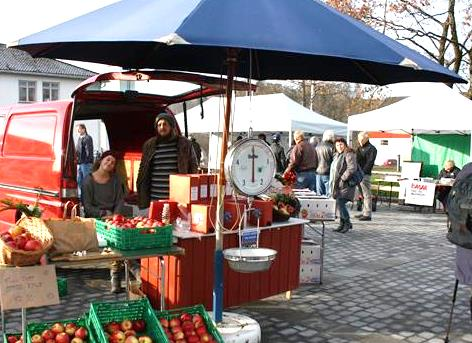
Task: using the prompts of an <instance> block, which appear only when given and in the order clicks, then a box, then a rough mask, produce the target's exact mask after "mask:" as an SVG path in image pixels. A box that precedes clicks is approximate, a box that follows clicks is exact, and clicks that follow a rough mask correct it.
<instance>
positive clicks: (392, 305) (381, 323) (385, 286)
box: [6, 205, 472, 343]
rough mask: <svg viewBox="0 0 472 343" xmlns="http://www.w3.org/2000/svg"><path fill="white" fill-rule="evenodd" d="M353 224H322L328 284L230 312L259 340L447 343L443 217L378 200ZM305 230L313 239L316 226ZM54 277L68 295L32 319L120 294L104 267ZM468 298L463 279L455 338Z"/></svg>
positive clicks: (447, 257)
mask: <svg viewBox="0 0 472 343" xmlns="http://www.w3.org/2000/svg"><path fill="white" fill-rule="evenodd" d="M356 213H357V212H353V213H352V214H356ZM353 223H354V229H353V231H350V232H348V233H347V234H339V233H334V232H332V231H331V230H332V229H333V228H334V227H335V225H336V224H334V223H330V224H328V225H327V227H326V240H325V244H326V250H325V269H324V271H325V274H324V282H323V285H303V286H302V287H300V288H299V289H297V290H295V291H294V292H293V293H292V299H291V300H290V301H287V300H286V299H285V297H284V296H283V295H280V296H275V297H271V298H268V299H264V300H261V301H258V302H254V303H250V304H247V305H245V306H241V307H236V308H232V309H229V311H233V312H238V313H242V314H246V315H248V316H250V317H252V318H254V319H255V320H257V321H258V322H259V324H260V325H261V328H262V341H263V342H271V343H279V342H280V343H281V342H329V343H344V342H346V343H347V342H353V343H354V342H362V343H390V342H408V343H421V342H429V343H439V342H443V339H444V332H445V329H446V324H447V319H448V315H449V309H450V304H451V296H452V291H453V287H454V280H455V279H454V251H455V249H454V247H453V246H452V245H451V244H449V243H448V242H447V241H446V239H445V226H446V217H445V215H444V214H432V213H421V212H414V211H413V210H412V208H409V207H401V208H400V207H398V206H396V205H392V208H388V207H386V206H380V208H379V209H378V211H377V212H374V217H373V221H371V222H358V221H357V220H355V219H353ZM305 236H306V237H308V238H313V239H315V238H316V235H315V234H314V233H313V231H311V230H307V231H306V232H305ZM57 274H58V276H62V277H66V278H67V279H68V286H69V295H67V296H65V297H63V298H62V300H61V304H60V305H56V306H49V307H43V308H37V309H29V310H28V320H31V321H47V320H51V321H53V320H56V319H58V318H74V317H77V316H78V315H80V314H81V313H83V312H85V311H87V310H88V308H89V306H90V302H92V301H97V300H100V301H107V300H110V301H111V300H120V299H124V295H112V294H110V293H109V292H108V289H109V282H108V270H107V269H96V268H93V269H85V270H66V269H59V270H58V271H57ZM469 296H470V288H468V287H466V286H463V285H461V286H460V287H459V291H458V296H457V300H456V306H455V314H454V321H453V328H452V333H451V335H450V342H454V343H455V342H457V343H459V342H472V322H471V320H470V312H469V307H468V301H469ZM20 320H21V317H20V313H19V311H7V312H6V321H7V325H6V328H7V331H9V332H13V331H17V330H19V328H20Z"/></svg>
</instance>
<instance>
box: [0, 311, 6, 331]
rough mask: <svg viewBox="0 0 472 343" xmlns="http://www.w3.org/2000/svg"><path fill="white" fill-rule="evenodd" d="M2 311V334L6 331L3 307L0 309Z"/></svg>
mask: <svg viewBox="0 0 472 343" xmlns="http://www.w3.org/2000/svg"><path fill="white" fill-rule="evenodd" d="M1 312H2V336H3V335H4V334H5V333H6V332H7V331H6V329H5V313H4V312H3V308H2V309H1Z"/></svg>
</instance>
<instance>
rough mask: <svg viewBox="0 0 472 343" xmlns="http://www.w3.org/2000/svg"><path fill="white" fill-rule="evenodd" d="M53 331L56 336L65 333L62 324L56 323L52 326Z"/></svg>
mask: <svg viewBox="0 0 472 343" xmlns="http://www.w3.org/2000/svg"><path fill="white" fill-rule="evenodd" d="M51 331H52V332H54V333H55V334H56V335H57V334H59V333H61V332H64V325H63V324H62V323H59V322H58V323H54V324H53V325H52V326H51Z"/></svg>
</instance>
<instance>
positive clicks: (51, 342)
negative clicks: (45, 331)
mask: <svg viewBox="0 0 472 343" xmlns="http://www.w3.org/2000/svg"><path fill="white" fill-rule="evenodd" d="M45 343H56V340H55V339H54V338H52V339H48V340H47V341H46V342H45Z"/></svg>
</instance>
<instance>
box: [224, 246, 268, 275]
mask: <svg viewBox="0 0 472 343" xmlns="http://www.w3.org/2000/svg"><path fill="white" fill-rule="evenodd" d="M276 255H277V251H275V250H274V249H268V248H231V249H225V250H223V256H224V257H225V259H226V260H227V261H228V264H229V266H230V268H231V269H233V270H234V271H236V272H239V273H253V272H263V271H266V270H268V269H269V268H270V266H271V265H272V261H273V260H274V259H275V257H276Z"/></svg>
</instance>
